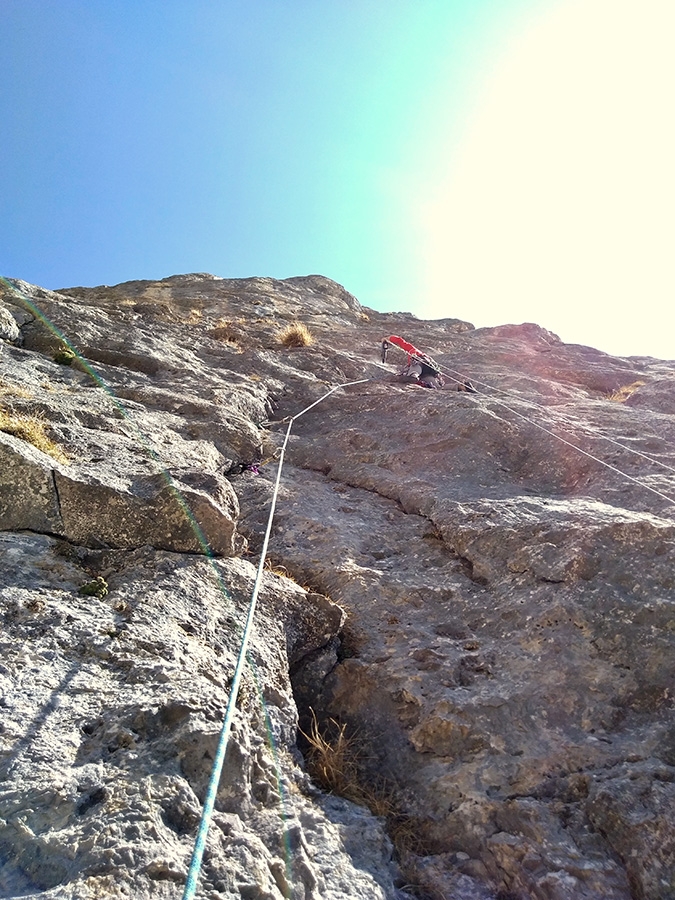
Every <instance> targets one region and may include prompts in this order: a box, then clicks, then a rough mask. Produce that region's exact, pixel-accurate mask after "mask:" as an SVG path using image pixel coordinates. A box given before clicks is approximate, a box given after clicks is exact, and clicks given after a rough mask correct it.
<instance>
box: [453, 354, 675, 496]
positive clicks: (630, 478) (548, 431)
mask: <svg viewBox="0 0 675 900" xmlns="http://www.w3.org/2000/svg"><path fill="white" fill-rule="evenodd" d="M439 368H440V370H441V372H442V373H443V375H447V376H448V377H449V378H451V379H452V380H453V381H456V382H457V384H462V383H463V382H461V381H459V380H458V379H457V378H455V377H454V375H452V374H450V373H452V372H453V371H454V370H453V369H449V370H448V369H446V368H445V367H444V366H439ZM454 374H455V375H459V376H460V377H462V378H464V376H462V374H461V373H460V372H456V371H454ZM474 380H475V381H476V384H480V385H481V386H483V387H487V388H489V389H490V390H493V391H498V392H499V393H500V394H506V396H508V397H510V396H513V397H514V399H518V400H521V398H516V397H515V394H510V393H509V392H508V391H504V390H502V389H501V388H495V387H493V386H492V385H490V384H486V383H485V382H482V381H478V380H477V379H474ZM490 399H491V400H493V401H494V402H495V403H499V404H500V406H503V407H504V408H505V409H508V410H509V412H511V413H513V415H514V416H518V418H520V419H523V421H525V422H527V423H528V424H530V425H532V426H534V427H535V428H539V429H540V430H541V431H544V432H545V433H546V434H548V435H550V436H551V437H554V438H555V439H556V440H557V441H560V442H561V443H562V444H565V445H566V446H568V447H571V448H572V449H573V450H576V451H577V452H578V453H581V454H583V455H584V456H587V457H588V458H589V459H592V460H594V461H595V462H597V463H600V465H601V466H605V468H607V469H611V471H612V472H616V473H617V474H618V475H621V477H622V478H626V479H628V481H632V482H634V483H635V484H638V485H639V486H640V487H642V488H644V489H645V490H647V491H651V493H652V494H656V496H657V497H661V498H662V499H663V500H667V501H668V502H669V503H675V497H669V496H668V495H667V494H664V493H663V492H662V491H659V490H657V489H656V488H653V487H651V486H650V485H648V484H645V483H644V481H641V480H640V479H639V478H635V477H634V476H633V475H629V474H628V473H627V472H624V471H622V470H621V469H619V468H617V467H616V466H613V465H612V464H611V463H608V462H606V461H605V460H604V459H601V458H600V457H599V456H595V455H594V454H593V453H589V452H588V450H584V449H583V448H582V447H579V446H578V445H577V444H573V443H572V442H571V441H568V440H567V439H566V438H563V437H561V436H560V435H559V434H556V433H555V431H551V429H550V428H546V427H545V426H544V425H541V424H540V423H539V422H535V421H534V419H531V418H529V416H526V415H524V414H523V413H521V412H518V410H516V409H514V408H513V407H512V406H509V405H508V404H507V403H505V402H504V401H503V400H500V399H499V398H498V397H494V396H492V397H491V398H490ZM522 402H525V403H528V404H529V405H530V406H534V407H535V408H536V409H540V408H541V407H539V405H538V404H536V403H533V402H532V401H531V400H524V401H522ZM598 437H600V438H602V439H603V440H607V441H609V442H610V443H612V444H616V445H618V446H619V447H621V448H622V449H624V450H627V451H629V452H630V453H635V454H636V455H638V456H642V457H644V458H645V459H647V460H649V461H650V462H653V463H656V464H657V465H661V466H662V467H663V468H665V469H669V470H670V471H673V472H675V469H673V468H672V467H671V466H668V465H667V464H666V463H661V462H660V461H659V460H657V459H653V458H652V457H651V456H647V454H645V453H641V452H640V451H639V450H634V449H633V448H632V447H627V446H626V445H625V444H621V443H619V441H615V440H614V439H613V438H608V437H605V435H603V434H598Z"/></svg>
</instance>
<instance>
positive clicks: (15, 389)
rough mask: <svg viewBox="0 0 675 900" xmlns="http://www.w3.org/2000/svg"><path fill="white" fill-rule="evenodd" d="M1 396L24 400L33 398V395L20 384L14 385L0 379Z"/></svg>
mask: <svg viewBox="0 0 675 900" xmlns="http://www.w3.org/2000/svg"><path fill="white" fill-rule="evenodd" d="M0 396H4V397H7V396H9V397H20V398H22V399H24V400H29V399H31V398H32V397H33V394H31V392H30V391H28V390H26V388H23V387H21V386H20V385H18V384H12V383H11V382H10V381H6V380H5V379H4V378H0Z"/></svg>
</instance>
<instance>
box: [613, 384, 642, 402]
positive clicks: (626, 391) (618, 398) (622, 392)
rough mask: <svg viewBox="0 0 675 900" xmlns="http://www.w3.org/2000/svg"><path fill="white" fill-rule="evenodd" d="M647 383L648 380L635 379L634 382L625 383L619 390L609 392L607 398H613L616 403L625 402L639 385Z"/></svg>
mask: <svg viewBox="0 0 675 900" xmlns="http://www.w3.org/2000/svg"><path fill="white" fill-rule="evenodd" d="M646 383H647V382H646V381H633V382H632V384H624V385H622V386H621V387H620V388H619V389H618V390H616V391H612V393H611V394H607V399H608V400H613V401H614V403H624V402H625V401H626V400H627V399H628V398H629V397H630V395H631V394H634V393H635V391H637V389H638V388H639V387H642V385H643V384H646Z"/></svg>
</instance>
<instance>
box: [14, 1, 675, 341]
mask: <svg viewBox="0 0 675 900" xmlns="http://www.w3.org/2000/svg"><path fill="white" fill-rule="evenodd" d="M0 29H1V33H2V37H3V40H2V46H3V53H2V68H1V70H0V116H1V121H2V123H3V126H4V127H3V128H2V137H1V139H0V204H1V206H0V274H1V275H4V276H6V277H14V278H23V279H24V280H26V281H30V282H33V283H36V284H40V285H43V286H45V287H49V288H59V287H65V286H72V285H95V284H102V283H107V284H114V283H117V282H120V281H127V280H131V279H137V278H163V277H166V276H168V275H172V274H177V273H183V272H211V273H213V274H215V275H220V276H223V277H243V276H249V275H269V276H273V277H276V278H285V277H288V276H291V275H304V274H310V273H320V274H323V275H327V276H328V277H330V278H333V279H335V280H336V281H339V282H340V283H342V284H344V286H345V287H346V288H347V289H348V290H350V291H351V292H352V293H353V294H355V295H356V296H357V297H358V298H359V300H361V302H362V303H364V304H365V305H367V306H372V307H375V308H377V309H381V310H409V311H411V312H414V313H415V314H416V315H418V316H420V317H423V318H436V317H444V316H456V317H459V318H464V319H467V320H468V321H471V322H473V323H474V324H475V325H479V326H480V325H496V324H501V323H505V322H523V321H531V322H537V323H538V324H540V325H542V326H544V327H546V328H549V329H551V330H552V331H555V332H556V333H557V334H559V335H560V336H561V337H562V338H563V340H565V341H569V342H576V343H585V344H590V345H592V346H595V347H598V348H599V349H602V350H606V351H607V352H610V353H616V354H649V355H653V356H662V357H666V358H669V359H672V358H675V265H674V253H673V248H674V247H675V164H674V162H673V161H674V160H675V124H674V122H675V52H673V47H675V0H0Z"/></svg>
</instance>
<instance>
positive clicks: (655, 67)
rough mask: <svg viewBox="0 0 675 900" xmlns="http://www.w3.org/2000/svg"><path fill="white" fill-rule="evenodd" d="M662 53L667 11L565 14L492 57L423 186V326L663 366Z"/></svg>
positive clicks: (670, 100) (664, 5)
mask: <svg viewBox="0 0 675 900" xmlns="http://www.w3.org/2000/svg"><path fill="white" fill-rule="evenodd" d="M674 39H675V4H673V3H672V0H643V2H642V3H640V4H636V3H634V2H633V0H572V2H563V3H561V4H557V5H556V6H555V8H554V9H553V10H552V11H549V12H548V13H547V14H546V15H544V16H541V17H539V18H537V19H536V20H535V21H533V22H532V21H531V22H530V25H529V27H528V29H527V30H525V31H524V32H521V33H520V34H519V35H518V36H517V37H516V38H514V39H512V41H511V42H510V44H509V46H508V47H507V48H506V50H504V48H502V50H501V54H502V55H501V56H496V57H495V58H494V59H493V60H492V61H491V66H492V67H493V68H492V72H491V75H490V77H489V78H488V79H487V83H486V87H485V89H484V91H483V93H482V96H481V97H480V98H479V99H478V101H477V102H476V105H475V108H474V110H473V114H472V116H471V118H470V119H469V121H468V123H467V127H466V130H465V132H464V135H463V138H462V140H461V142H460V144H459V145H458V149H457V151H456V152H455V153H454V154H453V155H452V157H451V158H449V159H448V161H447V168H446V171H445V172H443V173H441V174H440V175H439V176H438V177H437V179H436V181H435V183H434V184H433V185H429V196H430V198H431V199H430V200H429V202H428V203H426V204H425V205H424V207H423V213H422V221H421V229H420V234H421V235H422V246H423V247H424V249H423V250H422V251H421V253H422V256H423V267H424V271H425V274H426V307H425V309H424V310H423V311H422V314H423V315H425V316H433V317H440V316H449V315H461V316H462V317H464V318H467V319H469V320H470V321H473V322H474V323H475V324H477V325H496V324H499V323H503V322H522V321H533V322H537V323H538V324H540V325H543V326H544V327H547V328H549V329H551V330H553V331H556V332H557V333H558V334H560V336H561V337H562V338H563V340H566V341H569V342H577V343H587V344H591V345H593V346H596V347H598V348H600V349H603V350H606V351H608V352H611V353H618V354H628V353H633V354H640V353H649V354H651V355H658V356H663V357H667V358H675V329H674V327H673V326H675V302H674V301H675V290H674V288H675V274H674V268H673V265H672V248H673V243H674V238H675V227H674V216H675V213H674V210H675V175H674V174H673V170H674V166H673V159H675V126H674V125H673V115H672V113H673V108H674V99H675V98H674V97H673V93H674V92H675V54H673V52H672V47H673V45H674ZM647 347H649V349H646V348H647Z"/></svg>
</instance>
